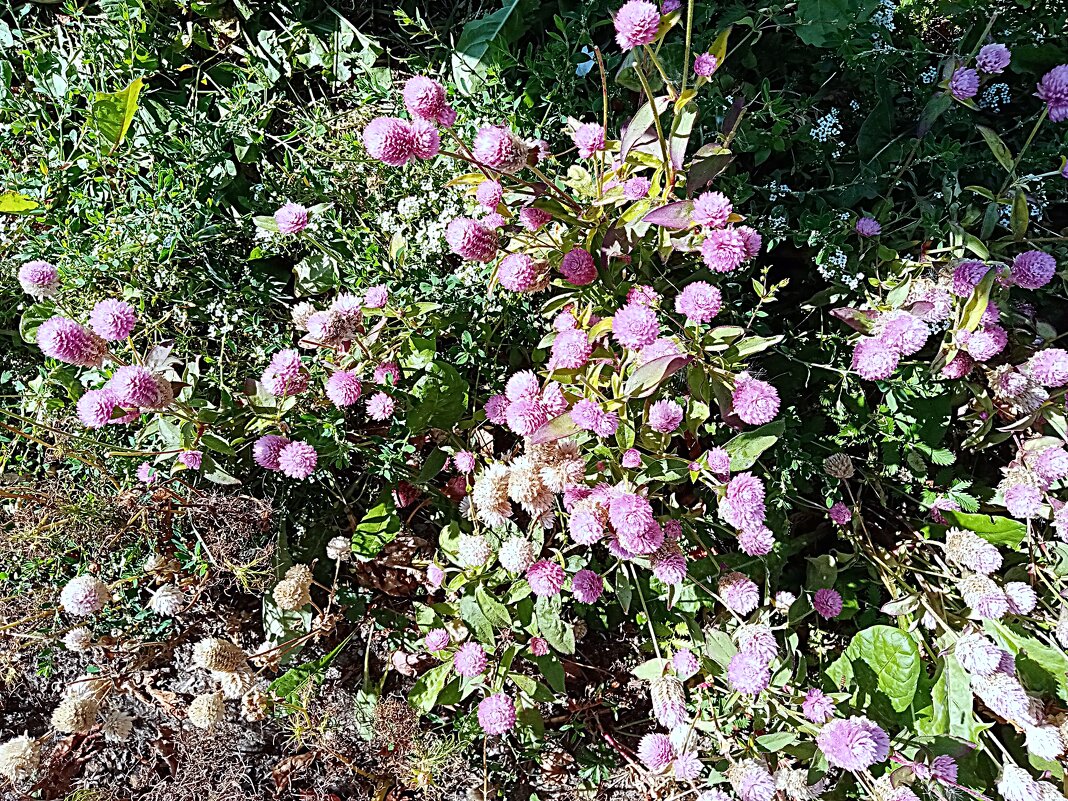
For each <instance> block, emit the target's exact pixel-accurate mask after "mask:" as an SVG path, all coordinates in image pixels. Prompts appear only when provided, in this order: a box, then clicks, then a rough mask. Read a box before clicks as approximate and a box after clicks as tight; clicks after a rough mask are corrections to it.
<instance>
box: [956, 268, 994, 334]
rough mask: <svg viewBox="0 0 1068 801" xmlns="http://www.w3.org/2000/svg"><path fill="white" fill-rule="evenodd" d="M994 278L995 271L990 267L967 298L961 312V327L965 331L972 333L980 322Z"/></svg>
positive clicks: (988, 300)
mask: <svg viewBox="0 0 1068 801" xmlns="http://www.w3.org/2000/svg"><path fill="white" fill-rule="evenodd" d="M996 277H997V270H995V269H994V268H993V267H991V268H990V269H989V270H987V271H986V275H984V276H983V280H981V281H980V282H979V284H978V286H976V287H975V289H973V290H972V294H971V297H969V298H968V302H967V303H966V304H965V305H964V310H963V311H962V312H961V327H962V328H964V330H965V331H974V330H975V329H977V328H978V327H979V324H980V323H981V322H982V319H983V315H984V314H985V313H986V307H987V306H989V305H990V290H991V289H992V288H993V286H994V279H995V278H996Z"/></svg>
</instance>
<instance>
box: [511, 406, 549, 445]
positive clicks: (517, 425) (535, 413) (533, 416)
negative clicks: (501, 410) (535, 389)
mask: <svg viewBox="0 0 1068 801" xmlns="http://www.w3.org/2000/svg"><path fill="white" fill-rule="evenodd" d="M505 420H506V422H507V424H508V427H509V428H510V429H512V431H514V432H515V433H516V434H519V435H520V436H521V437H529V436H530V435H531V434H533V433H534V432H535V431H537V430H538V429H539V428H541V427H542V426H543V425H545V424H546V423H547V422H548V421H549V415H548V414H547V413H546V411H545V407H544V406H543V405H542V403H541V402H540V401H536V400H521V401H513V402H512V403H510V404H509V405H508V409H507V411H506V412H505Z"/></svg>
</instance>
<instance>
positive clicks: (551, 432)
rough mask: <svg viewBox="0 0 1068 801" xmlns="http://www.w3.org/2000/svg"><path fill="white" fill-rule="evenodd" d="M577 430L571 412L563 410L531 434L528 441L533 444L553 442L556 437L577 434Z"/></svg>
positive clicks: (560, 437) (561, 437)
mask: <svg viewBox="0 0 1068 801" xmlns="http://www.w3.org/2000/svg"><path fill="white" fill-rule="evenodd" d="M579 430H580V429H579V427H578V426H577V425H575V421H574V420H572V419H571V414H570V413H569V412H564V413H563V414H562V415H560V416H559V417H554V418H553V419H552V420H550V421H549V422H548V423H546V424H545V425H543V426H542V427H541V428H539V429H538V430H537V431H535V432H534V433H533V434H531V435H530V442H531V443H532V444H534V445H544V444H545V443H546V442H555V441H556V440H558V439H563V438H564V437H570V436H571V435H572V434H577V433H578V432H579Z"/></svg>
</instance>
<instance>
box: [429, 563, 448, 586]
mask: <svg viewBox="0 0 1068 801" xmlns="http://www.w3.org/2000/svg"><path fill="white" fill-rule="evenodd" d="M444 581H445V571H444V570H442V569H441V568H440V567H438V566H437V565H430V566H429V567H427V569H426V583H427V585H428V586H429V587H430V589H432V590H436V589H437V588H438V587H440V586H441V585H442V583H443V582H444Z"/></svg>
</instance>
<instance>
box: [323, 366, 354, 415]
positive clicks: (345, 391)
mask: <svg viewBox="0 0 1068 801" xmlns="http://www.w3.org/2000/svg"><path fill="white" fill-rule="evenodd" d="M362 391H363V384H361V383H360V379H359V378H358V377H357V375H356V373H354V372H352V371H350V370H338V371H337V372H336V373H334V374H333V375H331V376H330V378H329V379H328V380H327V382H326V397H328V398H330V401H331V402H332V403H333V404H334V405H335V406H337V407H338V408H341V407H343V406H352V404H354V403H355V402H356V401H358V400H359V399H360V393H361V392H362Z"/></svg>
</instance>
